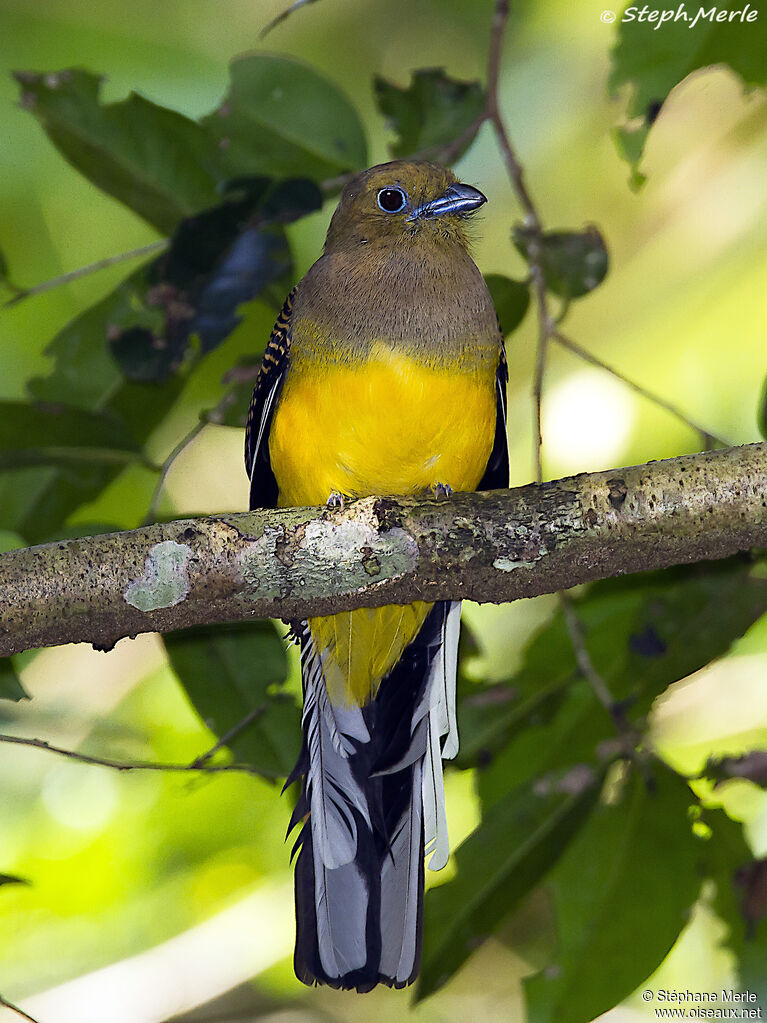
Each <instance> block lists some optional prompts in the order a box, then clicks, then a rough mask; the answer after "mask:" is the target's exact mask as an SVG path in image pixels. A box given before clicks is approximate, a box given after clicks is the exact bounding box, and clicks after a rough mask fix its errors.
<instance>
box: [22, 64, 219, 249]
mask: <svg viewBox="0 0 767 1023" xmlns="http://www.w3.org/2000/svg"><path fill="white" fill-rule="evenodd" d="M16 79H17V81H18V82H19V84H20V86H21V105H22V107H24V108H25V109H26V110H29V111H31V113H33V114H34V115H35V117H37V118H38V120H39V121H40V122H41V123H42V125H43V127H44V129H45V131H46V133H47V134H48V136H49V138H50V139H51V141H52V142H53V144H54V145H55V146H56V148H57V149H58V150H59V151H60V152H61V153H62V155H63V156H64V157H66V159H67V160H68V161H69V162H70V163H71V164H72V165H73V166H74V167H75V168H76V169H77V170H78V171H79V172H80V173H81V174H83V175H84V176H85V177H86V178H88V180H89V181H92V182H93V184H95V185H97V186H98V187H99V188H101V189H102V190H103V191H105V192H107V193H108V194H109V195H112V196H114V197H115V198H116V199H119V200H120V202H123V203H125V205H126V206H128V207H129V208H130V209H132V210H133V211H134V212H135V213H137V214H138V215H139V216H141V217H143V218H144V220H146V221H148V222H149V223H150V224H153V225H154V226H155V227H156V228H157V229H158V230H159V231H161V232H162V233H163V234H168V233H169V232H170V231H172V230H173V228H174V227H175V225H176V224H177V223H178V221H179V220H181V219H182V218H183V217H188V216H190V214H192V213H195V212H196V211H197V210H201V209H205V208H206V207H208V206H212V205H213V204H214V203H215V201H216V184H217V182H218V181H219V180H221V178H223V177H225V176H226V175H225V174H224V173H223V171H222V168H221V153H220V150H219V149H218V148H217V145H216V141H215V140H214V139H212V138H211V136H210V134H209V133H208V132H206V131H205V129H204V128H202V127H201V126H200V125H199V124H197V123H196V122H195V121H192V120H189V119H188V118H186V117H183V116H182V115H181V114H179V113H177V112H176V111H174V110H168V109H167V108H165V107H161V106H157V105H156V104H154V103H151V102H149V100H146V99H144V98H143V97H142V96H137V95H136V94H135V93H134V94H131V95H130V96H129V97H128V98H127V99H125V100H121V101H120V102H118V103H109V104H102V103H101V102H100V101H99V93H100V90H101V83H102V79H101V77H100V76H98V75H94V74H91V73H90V72H88V71H82V70H78V69H71V70H65V71H57V72H53V73H36V72H32V71H20V72H17V73H16Z"/></svg>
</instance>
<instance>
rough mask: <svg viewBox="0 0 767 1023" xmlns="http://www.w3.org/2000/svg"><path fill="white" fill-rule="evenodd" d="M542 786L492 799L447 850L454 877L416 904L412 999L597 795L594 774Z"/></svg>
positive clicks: (527, 886)
mask: <svg viewBox="0 0 767 1023" xmlns="http://www.w3.org/2000/svg"><path fill="white" fill-rule="evenodd" d="M560 782H561V784H560V785H559V786H552V788H551V789H550V790H549V791H548V792H542V791H539V790H538V789H537V788H536V786H535V785H529V786H526V787H524V788H519V789H517V790H516V791H515V792H513V793H511V794H510V795H509V796H507V797H506V799H504V800H502V801H500V802H499V803H497V804H496V805H495V806H494V807H493V808H492V809H491V810H490V812H489V813H488V814H487V815H486V816H485V817H484V818H483V820H482V823H481V824H480V825H479V827H478V828H477V829H476V831H474V832H473V833H472V834H471V835H470V836H469V838H467V839H466V841H465V842H463V843H462V844H461V845H460V846H459V847H458V849H457V850H456V853H455V861H456V876H455V879H454V880H452V881H449V882H448V883H447V884H444V885H440V886H439V887H438V888H434V889H432V890H431V891H429V893H428V894H427V896H426V900H425V905H424V943H423V958H422V963H421V974H420V978H419V982H418V996H419V997H420V998H423V997H425V996H426V995H428V994H431V993H432V992H433V991H436V990H437V989H438V988H440V987H442V985H443V984H445V983H446V981H448V980H449V979H450V977H451V976H452V975H453V974H454V973H455V971H456V970H457V969H458V968H459V967H460V966H461V965H462V964H463V963H464V962H465V961H466V959H467V958H468V957H469V956H470V955H471V953H472V952H473V951H474V950H475V949H476V948H477V947H478V946H479V945H480V944H481V943H482V941H484V940H485V939H486V938H488V937H489V936H490V934H491V933H492V932H493V930H494V929H495V928H496V927H497V926H498V924H499V923H500V922H501V921H502V920H503V919H504V917H506V916H507V915H508V914H509V913H510V912H511V911H512V910H513V909H514V908H515V906H516V905H517V904H518V903H519V901H520V900H521V899H522V898H523V897H524V896H525V895H526V894H527V893H528V892H529V891H531V890H532V889H533V888H534V887H535V886H536V885H537V884H538V883H539V882H540V881H541V879H542V878H543V877H545V875H546V874H547V872H548V871H549V870H550V869H551V868H552V866H553V865H554V864H555V863H556V861H557V860H558V859H559V857H560V856H561V855H562V854H563V853H564V851H565V849H566V848H567V844H568V842H570V841H571V839H572V838H573V836H574V835H575V834H576V833H577V831H578V829H579V828H580V827H582V826H583V823H584V821H585V820H586V819H587V818H588V815H589V814H590V813H591V811H592V810H593V807H594V804H595V802H596V799H597V796H598V794H599V787H600V778H599V776H598V775H597V774H596V773H593V774H589V775H586V776H581V778H580V780H579V781H578V783H577V784H576V785H575V786H570V785H569V784H568V781H567V779H560Z"/></svg>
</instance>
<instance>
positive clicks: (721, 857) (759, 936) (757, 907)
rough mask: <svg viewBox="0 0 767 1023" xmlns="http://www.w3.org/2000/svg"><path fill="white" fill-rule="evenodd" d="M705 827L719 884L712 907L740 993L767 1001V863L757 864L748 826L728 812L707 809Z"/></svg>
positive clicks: (711, 870) (710, 865) (709, 871)
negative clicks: (723, 930)
mask: <svg viewBox="0 0 767 1023" xmlns="http://www.w3.org/2000/svg"><path fill="white" fill-rule="evenodd" d="M702 823H703V824H704V825H705V826H706V827H707V828H709V829H710V832H711V835H710V837H709V839H708V841H707V843H706V876H707V877H709V878H711V880H712V881H714V883H715V885H716V889H715V892H714V897H713V900H712V908H713V909H714V911H715V912H716V914H717V916H718V917H719V919H720V920H721V921H722V922H723V923H724V924H725V925H726V927H727V935H726V937H725V939H724V944H725V945H726V946H727V947H728V948H729V949H730V950H731V951H732V952H733V954H734V956H735V959H736V963H737V967H738V976H739V980H740V985H739V986H740V990H741V991H752V992H754V994H756V995H757V998H758V999H759V1002H760V1003H762V1004H764V1002H765V1000H767V973H765V969H764V964H765V962H767V918H765V916H764V896H763V892H764V885H765V880H767V861H765V860H754V857H753V853H752V851H751V849H750V848H749V846H748V843H747V842H746V839H745V836H744V834H743V826H742V825H741V824H739V823H737V822H736V821H733V820H730V818H729V817H728V816H727V815H726V814H725V812H724V811H723V810H711V809H706V810H704V812H703V814H702Z"/></svg>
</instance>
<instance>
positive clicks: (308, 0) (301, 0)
mask: <svg viewBox="0 0 767 1023" xmlns="http://www.w3.org/2000/svg"><path fill="white" fill-rule="evenodd" d="M313 3H316V0H295V2H294V3H292V4H291V5H290V6H289V7H286V8H285V10H284V11H281V12H280V13H279V14H278V15H277V17H276V18H272V20H271V21H270V22H269V24H268V25H267V26H266V28H262V29H261V31H260V32H259V35H258V38H259V39H263V38H264V37H265V36H267V35H269V33H270V32H271V31H272V29H273V28H276V27H277V26H278V25H279V24H281V23H282V22H283V21H285V20H286V18H289V17H290V15H291V14H292V13H293V12H294V11H297V10H298V9H299V7H306V5H307V4H313Z"/></svg>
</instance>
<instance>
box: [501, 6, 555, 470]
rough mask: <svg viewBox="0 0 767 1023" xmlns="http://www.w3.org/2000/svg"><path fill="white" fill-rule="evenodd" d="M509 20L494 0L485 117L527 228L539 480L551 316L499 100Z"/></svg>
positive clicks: (532, 212)
mask: <svg viewBox="0 0 767 1023" xmlns="http://www.w3.org/2000/svg"><path fill="white" fill-rule="evenodd" d="M508 20H509V0H497V2H496V5H495V12H494V14H493V24H492V28H491V30H490V49H489V53H488V60H487V100H486V117H487V119H488V120H489V121H490V123H491V124H492V126H493V130H494V132H495V137H496V141H497V142H498V148H499V149H500V151H501V156H502V158H503V162H504V164H505V165H506V170H507V172H508V174H509V178H510V179H511V184H512V187H513V189H514V192H515V193H516V196H517V199H518V200H519V204H520V206H521V207H522V209H523V210H524V213H525V227H527V228H528V229H529V231H530V242H529V245H528V251H527V259H528V263H529V265H530V280H531V283H532V286H533V291H534V293H535V298H536V305H537V308H538V344H537V346H536V353H535V372H534V374H533V387H532V395H533V450H534V457H535V477H536V480H537V481H538V482H539V483H540V482H542V480H543V463H542V458H541V449H542V447H543V435H542V430H541V402H542V400H543V379H544V374H545V371H546V355H547V351H548V345H549V341H550V339H551V336H552V333H553V330H554V326H555V324H554V320H553V318H552V316H551V313H550V312H549V306H548V296H547V294H546V281H545V279H544V276H543V268H542V266H541V235H542V231H543V227H542V224H541V218H540V216H539V214H538V210H537V209H536V206H535V203H534V202H533V199H532V196H531V195H530V192H529V191H528V188H527V185H526V183H525V175H524V170H523V168H522V164H521V163H520V161H519V158H518V157H517V154H516V152H515V150H514V146H513V145H512V142H511V139H510V137H509V133H508V131H507V130H506V124H505V122H504V120H503V116H502V115H501V108H500V102H499V95H498V92H499V85H500V77H501V62H502V57H503V39H504V34H505V31H506V25H507V23H508Z"/></svg>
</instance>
